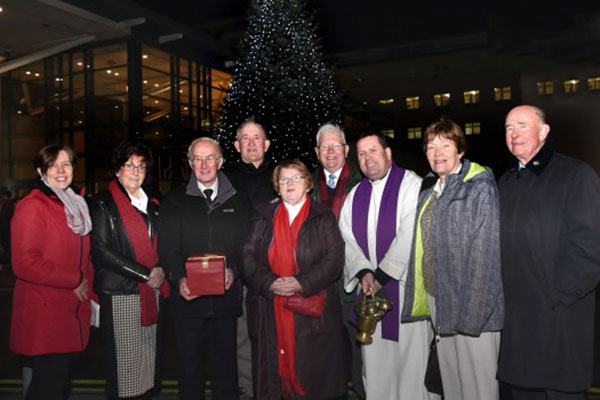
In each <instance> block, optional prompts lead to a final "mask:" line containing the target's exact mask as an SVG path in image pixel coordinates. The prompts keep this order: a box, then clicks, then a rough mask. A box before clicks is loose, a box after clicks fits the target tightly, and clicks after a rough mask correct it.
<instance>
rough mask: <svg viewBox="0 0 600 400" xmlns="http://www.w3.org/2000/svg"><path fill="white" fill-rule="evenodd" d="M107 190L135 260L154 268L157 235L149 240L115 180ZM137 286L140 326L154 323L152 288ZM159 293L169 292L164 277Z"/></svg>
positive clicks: (156, 316) (142, 223) (143, 227)
mask: <svg viewBox="0 0 600 400" xmlns="http://www.w3.org/2000/svg"><path fill="white" fill-rule="evenodd" d="M108 190H110V193H111V195H112V197H113V199H115V204H116V205H117V210H119V215H120V216H121V221H122V222H123V225H124V226H125V231H126V232H127V236H128V237H129V242H130V243H131V246H132V247H133V252H134V254H135V261H136V262H137V263H138V264H141V265H143V266H144V267H146V268H150V269H152V268H154V267H155V266H156V264H158V251H157V248H156V239H157V237H158V235H156V236H155V237H154V241H151V240H150V235H148V226H147V225H146V223H145V222H144V218H143V217H142V216H141V215H140V213H139V212H138V210H137V209H136V208H135V207H134V206H133V204H131V199H130V198H129V196H127V195H126V194H125V193H124V192H123V190H122V189H121V188H120V187H119V185H117V182H116V181H115V180H113V181H111V182H110V183H109V185H108ZM138 288H139V290H140V300H141V302H142V326H149V325H154V324H156V323H157V322H158V307H157V306H156V298H155V296H154V290H152V289H151V288H150V287H149V286H148V285H146V284H145V283H142V282H138ZM160 294H161V296H162V297H164V298H168V297H169V295H170V294H171V293H170V290H169V285H168V283H167V280H166V279H165V281H164V282H163V283H162V285H161V286H160Z"/></svg>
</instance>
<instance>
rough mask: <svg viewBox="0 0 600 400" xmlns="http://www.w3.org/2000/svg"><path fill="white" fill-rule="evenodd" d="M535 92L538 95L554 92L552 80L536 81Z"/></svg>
mask: <svg viewBox="0 0 600 400" xmlns="http://www.w3.org/2000/svg"><path fill="white" fill-rule="evenodd" d="M537 92H538V95H540V96H549V95H551V94H554V82H553V81H544V82H538V83H537Z"/></svg>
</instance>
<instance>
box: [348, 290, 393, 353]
mask: <svg viewBox="0 0 600 400" xmlns="http://www.w3.org/2000/svg"><path fill="white" fill-rule="evenodd" d="M392 307H393V304H392V302H391V301H389V300H388V299H384V298H380V297H376V296H375V295H373V296H371V297H367V296H365V297H363V300H362V301H361V302H360V303H359V304H357V305H356V306H355V307H354V311H356V315H357V319H356V327H357V329H358V333H357V334H356V340H357V341H358V342H359V343H361V344H371V343H373V338H372V337H371V335H373V333H374V332H375V327H376V326H377V322H378V321H380V320H381V319H383V316H384V315H385V313H387V312H388V311H390V310H391V309H392Z"/></svg>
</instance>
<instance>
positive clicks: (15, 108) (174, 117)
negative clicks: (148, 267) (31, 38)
mask: <svg viewBox="0 0 600 400" xmlns="http://www.w3.org/2000/svg"><path fill="white" fill-rule="evenodd" d="M0 79H1V81H0V83H1V86H0V91H1V94H2V98H1V103H0V117H1V118H0V123H1V129H0V186H2V187H7V188H11V189H12V188H15V190H16V192H17V196H20V195H23V194H24V193H26V192H27V191H28V190H29V188H30V187H31V185H32V184H33V182H34V181H35V180H36V179H37V174H36V172H35V171H34V169H33V165H32V160H33V159H34V157H35V156H36V154H37V153H38V151H39V149H40V148H41V147H43V146H45V145H48V144H52V143H61V144H69V145H70V146H72V147H73V149H74V150H75V152H76V153H77V157H78V163H77V167H76V169H75V178H74V184H75V185H76V186H78V187H86V188H87V191H88V193H95V192H97V191H99V190H102V189H105V188H106V187H107V184H108V181H109V180H110V178H111V176H110V167H111V166H110V159H111V156H112V151H113V149H114V148H115V146H116V145H117V143H119V142H120V141H123V140H126V139H137V140H139V139H143V140H144V141H145V142H146V143H148V144H149V145H150V146H151V147H152V149H153V152H154V156H155V161H156V162H155V170H154V171H153V172H154V174H153V175H154V177H155V178H158V182H155V183H158V185H157V186H158V187H160V188H161V189H164V190H168V189H169V187H170V182H171V181H172V180H173V181H174V183H178V182H180V181H182V180H184V179H186V178H187V173H188V171H187V167H186V165H185V163H186V160H185V150H186V149H187V145H188V144H189V142H190V141H191V140H193V138H195V137H198V136H209V135H212V133H213V130H214V127H215V124H216V121H217V120H218V118H219V116H220V112H221V107H222V104H223V100H224V98H225V95H226V91H227V89H228V88H229V86H230V84H231V76H230V75H229V74H227V73H226V72H223V71H219V70H216V69H213V68H210V67H208V66H205V65H202V64H201V63H200V62H199V61H198V60H190V59H186V58H183V57H180V56H178V55H176V54H172V53H168V52H165V51H162V50H159V49H156V48H153V47H150V46H146V45H143V44H141V43H139V42H136V41H133V40H129V41H121V42H116V43H109V44H97V45H95V46H90V47H87V48H85V49H83V50H82V49H77V50H73V51H69V52H65V53H62V54H58V55H54V56H51V57H48V58H45V59H43V60H40V61H36V62H33V63H31V64H29V65H26V66H24V67H21V68H18V69H14V70H12V71H10V72H7V73H5V74H2V75H1V76H0Z"/></svg>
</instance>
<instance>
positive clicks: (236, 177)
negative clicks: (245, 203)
mask: <svg viewBox="0 0 600 400" xmlns="http://www.w3.org/2000/svg"><path fill="white" fill-rule="evenodd" d="M273 170H274V168H273V166H272V164H271V162H270V161H269V160H264V161H263V163H262V164H261V165H260V167H258V168H256V167H255V166H254V164H252V163H245V162H243V161H238V162H237V163H235V164H233V166H232V167H230V168H228V169H227V170H226V171H225V175H227V177H228V178H229V181H230V182H231V184H232V185H233V187H234V188H236V189H241V190H243V191H245V192H246V193H247V194H248V198H249V199H250V203H252V207H254V208H256V207H257V206H258V205H260V204H262V203H266V202H268V201H271V200H273V199H274V198H276V197H277V194H276V193H275V191H274V190H273V183H272V182H271V178H272V176H273Z"/></svg>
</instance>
